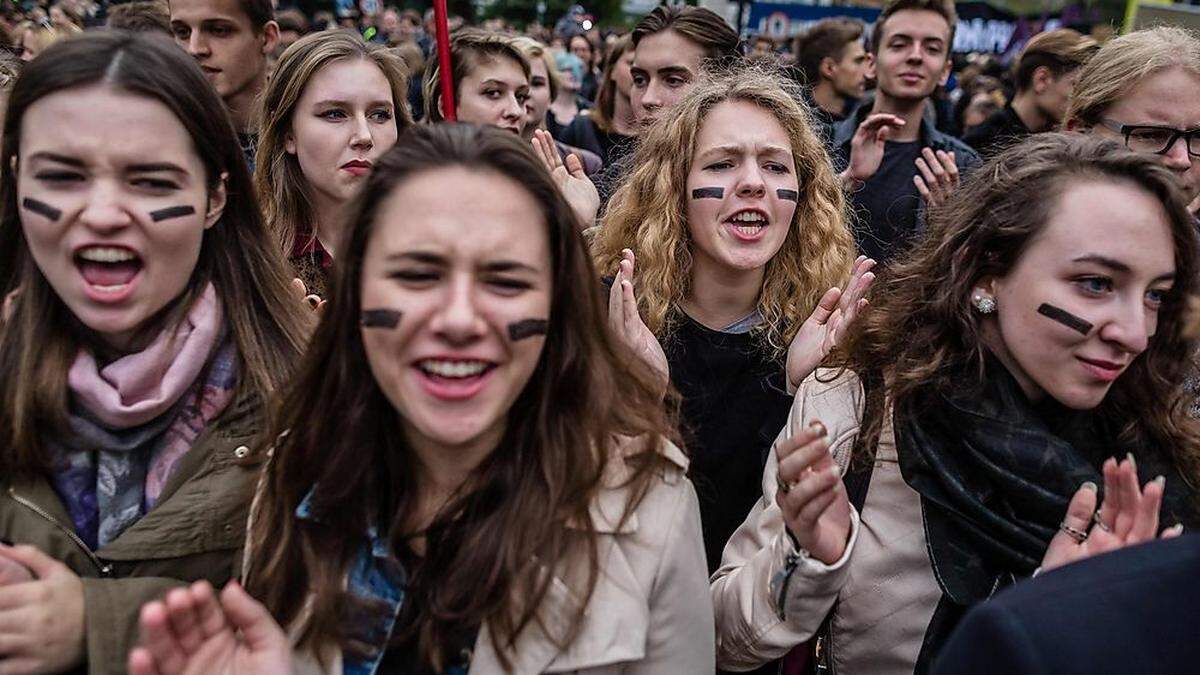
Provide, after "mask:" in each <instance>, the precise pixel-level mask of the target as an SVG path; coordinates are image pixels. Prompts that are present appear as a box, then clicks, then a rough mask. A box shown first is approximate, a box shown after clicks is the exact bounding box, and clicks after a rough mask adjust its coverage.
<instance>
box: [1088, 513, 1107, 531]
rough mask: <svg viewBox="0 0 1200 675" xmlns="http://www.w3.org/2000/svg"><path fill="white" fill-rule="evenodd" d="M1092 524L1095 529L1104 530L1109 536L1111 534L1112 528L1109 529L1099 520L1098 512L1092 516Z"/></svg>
mask: <svg viewBox="0 0 1200 675" xmlns="http://www.w3.org/2000/svg"><path fill="white" fill-rule="evenodd" d="M1092 522H1093V523H1095V524H1096V527H1098V528H1100V529H1102V530H1104V531H1105V532H1107V533H1109V534H1112V528H1111V527H1109V525H1108V523H1106V522H1104V521H1103V520H1101V518H1100V512H1099V511H1097V512H1095V513H1093V514H1092Z"/></svg>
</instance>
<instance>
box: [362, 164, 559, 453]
mask: <svg viewBox="0 0 1200 675" xmlns="http://www.w3.org/2000/svg"><path fill="white" fill-rule="evenodd" d="M447 185H453V186H454V189H455V198H454V199H446V198H445V187H446V186H447ZM550 268H551V259H550V244H549V238H548V235H547V232H546V224H545V223H544V222H543V220H542V216H541V208H540V207H539V206H538V204H537V202H535V201H534V199H533V197H532V196H531V195H530V194H529V193H528V192H527V191H526V190H525V188H523V187H522V186H521V185H519V184H518V183H516V182H515V181H513V180H511V179H509V178H507V177H504V176H501V175H499V174H495V173H491V172H478V171H471V170H467V169H463V168H447V169H437V170H432V171H428V172H425V173H421V174H418V175H416V176H413V177H411V178H409V179H408V180H406V181H405V182H404V183H402V184H401V185H399V186H398V187H397V188H396V189H395V190H394V191H393V192H392V194H391V195H390V196H389V197H388V198H387V200H386V201H385V202H384V203H383V204H382V205H381V208H380V211H379V214H378V222H377V223H376V225H375V229H374V232H373V233H372V235H371V239H370V241H369V242H368V246H367V251H366V256H365V259H364V267H363V276H362V306H363V308H364V309H371V308H389V309H395V310H399V311H400V312H402V317H401V319H400V322H399V324H398V325H397V326H396V328H395V329H394V330H380V329H375V328H365V327H364V328H363V329H362V338H363V344H364V347H365V349H366V354H367V360H368V362H369V363H370V367H371V372H372V374H373V375H374V377H375V380H376V382H377V383H378V384H379V387H380V389H381V390H382V391H383V393H384V394H385V395H386V396H387V398H388V400H389V401H390V402H391V403H392V405H393V406H394V407H395V408H396V410H397V411H399V413H400V414H401V416H402V417H403V418H404V425H405V432H406V433H407V434H410V437H411V438H419V439H421V440H425V441H430V442H433V443H434V444H437V445H441V446H448V447H449V446H463V445H473V444H474V443H476V442H478V441H479V440H480V439H483V438H487V439H491V438H495V439H496V440H498V439H499V437H500V436H501V435H502V434H503V430H504V426H505V422H506V420H507V418H508V411H509V408H511V407H512V404H513V402H514V401H515V400H516V399H517V397H518V396H519V395H520V393H521V391H522V390H523V389H524V388H525V385H526V384H527V383H528V382H529V378H530V377H531V376H532V375H533V372H534V370H535V369H536V368H537V364H538V362H539V360H540V358H541V354H542V349H543V346H544V344H545V338H544V337H542V336H540V335H535V336H533V337H528V338H525V339H519V340H515V341H514V340H513V339H511V337H510V336H509V333H508V327H509V326H510V325H512V324H514V323H516V322H519V321H523V320H526V319H548V318H549V312H550V297H551V271H550Z"/></svg>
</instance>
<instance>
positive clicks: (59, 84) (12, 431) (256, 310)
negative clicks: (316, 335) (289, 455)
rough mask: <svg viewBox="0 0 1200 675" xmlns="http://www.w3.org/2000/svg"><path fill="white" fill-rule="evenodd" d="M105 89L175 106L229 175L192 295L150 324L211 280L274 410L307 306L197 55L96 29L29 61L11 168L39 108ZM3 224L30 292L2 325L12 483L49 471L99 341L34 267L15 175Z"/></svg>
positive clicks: (0, 438) (4, 460)
mask: <svg viewBox="0 0 1200 675" xmlns="http://www.w3.org/2000/svg"><path fill="white" fill-rule="evenodd" d="M95 84H104V85H106V86H110V87H113V88H115V89H118V90H120V91H123V92H128V93H130V94H132V95H135V96H142V97H145V98H148V99H151V100H154V101H158V102H160V103H162V104H163V105H165V106H167V108H169V109H170V110H171V111H172V112H173V113H174V114H175V117H176V118H177V119H178V120H179V123H180V124H182V125H183V126H184V128H185V129H187V132H188V135H189V136H191V138H192V141H193V143H194V146H195V148H196V153H197V154H198V155H199V156H200V159H201V160H202V161H203V163H204V169H205V177H206V180H207V183H208V188H209V190H213V189H216V188H217V186H218V184H219V182H220V180H221V175H222V174H226V175H227V177H226V182H225V185H226V193H227V197H226V204H225V210H224V212H223V213H222V215H221V217H220V219H219V220H218V221H217V222H216V224H215V225H213V226H212V227H210V228H209V229H207V230H206V231H205V232H204V239H203V242H202V244H201V247H200V258H199V260H198V261H197V262H196V268H195V270H194V271H193V272H192V276H191V279H190V280H189V281H188V285H187V287H186V289H185V290H184V292H183V294H182V295H181V297H180V298H179V300H178V301H176V302H174V303H172V304H170V305H168V306H167V307H166V308H165V309H164V310H163V311H162V312H161V313H160V316H159V317H156V320H152V321H151V322H149V323H150V324H153V325H154V326H163V325H170V322H171V321H177V320H179V319H180V318H182V317H183V316H184V315H185V314H186V312H187V310H188V309H189V308H190V307H191V305H192V303H193V302H194V301H195V299H196V298H197V297H198V296H199V294H200V292H201V291H202V290H203V289H204V288H205V286H206V285H207V284H208V283H209V282H211V283H212V285H213V287H214V289H215V290H216V294H217V297H218V298H219V299H220V300H221V303H222V305H223V307H224V312H225V317H226V322H227V324H228V327H229V330H230V333H231V335H232V337H233V340H234V342H235V343H236V344H237V348H238V355H239V358H240V365H241V382H240V383H239V389H240V391H239V395H240V394H242V393H245V392H247V391H250V392H253V393H254V394H256V395H257V397H258V399H259V401H260V402H263V403H265V402H266V400H267V399H268V398H269V397H270V396H271V394H272V392H273V391H275V390H276V389H277V388H280V387H281V386H282V384H283V383H284V382H285V381H286V379H287V376H288V374H289V373H290V372H291V370H292V367H293V365H294V364H295V362H296V361H297V360H298V359H299V357H300V353H301V352H302V351H303V345H304V339H305V335H306V334H307V331H308V321H307V315H306V313H305V312H306V310H304V309H303V308H302V307H301V303H300V302H298V301H297V300H296V299H295V298H294V297H293V296H292V294H291V292H290V290H289V288H288V285H287V276H286V275H285V274H284V271H283V270H284V266H283V261H282V258H281V256H280V255H279V252H278V250H277V249H278V247H277V246H276V245H275V243H274V241H273V240H272V238H271V237H270V235H269V234H268V232H267V230H266V227H265V226H264V225H263V222H262V218H261V216H260V214H259V211H258V204H257V203H256V202H255V199H254V188H253V186H252V185H251V183H250V174H249V172H248V171H247V169H246V164H245V159H244V158H243V155H242V153H241V149H240V147H239V145H238V141H237V135H236V134H235V133H234V130H233V125H232V124H231V123H230V121H229V115H228V113H226V111H225V107H224V105H223V104H222V103H221V99H220V98H218V97H217V95H216V93H215V92H213V90H212V87H211V86H210V85H209V84H208V82H207V80H205V78H204V74H203V73H202V72H201V71H200V68H199V66H197V65H196V62H195V60H193V59H191V58H189V57H188V56H187V54H185V53H184V52H182V51H180V49H179V48H178V47H177V46H175V45H174V44H173V43H172V42H171V41H170V40H169V39H168V38H166V37H160V36H157V35H134V34H130V33H120V32H112V33H106V32H96V33H88V34H86V35H83V36H80V37H77V38H72V39H71V40H66V41H63V42H60V43H56V44H54V45H52V46H51V47H50V48H48V49H47V50H46V51H45V52H44V53H43V54H41V55H39V56H38V58H36V59H34V60H33V61H32V62H30V63H29V64H28V65H26V66H25V68H24V70H22V71H21V74H20V76H18V78H17V82H16V84H15V85H14V86H13V90H12V94H11V96H10V98H9V104H8V117H7V119H5V122H4V142H3V148H2V150H0V162H3V166H4V167H6V169H7V168H8V167H11V166H14V162H15V161H16V160H17V158H19V157H20V154H21V148H20V141H21V123H22V120H23V119H24V117H25V113H26V111H28V109H29V107H30V106H31V105H33V104H34V103H36V102H37V101H39V100H41V99H42V98H45V97H46V96H49V95H51V94H55V93H58V92H60V91H64V90H69V89H75V88H78V87H86V86H89V85H95ZM110 123H111V124H120V120H111V121H110ZM0 223H2V225H0V251H4V255H2V256H0V293H2V294H4V295H6V296H7V295H8V294H9V293H10V292H12V291H14V289H19V291H18V292H17V293H16V295H15V296H14V302H13V306H12V314H11V316H8V317H7V318H6V319H5V320H4V321H3V322H2V324H0V378H3V381H4V382H5V383H6V384H5V385H4V388H3V393H2V394H0V476H5V477H8V476H13V475H18V474H21V475H32V474H35V473H38V472H41V471H44V470H46V469H47V468H48V466H49V458H48V457H47V456H46V453H45V451H44V448H43V446H42V439H41V436H42V435H43V434H44V433H46V432H47V431H48V430H52V429H57V428H61V425H62V422H63V419H64V418H65V416H66V408H67V371H68V369H69V368H70V366H71V363H72V362H73V360H74V358H75V355H76V353H77V352H78V351H79V349H80V348H81V347H83V346H88V345H95V344H96V343H97V341H98V339H97V338H96V337H95V336H94V335H93V334H92V332H91V331H89V330H88V329H86V328H85V327H84V326H83V325H82V324H81V323H80V322H79V320H78V319H76V318H75V316H74V315H73V314H72V313H71V310H70V309H69V308H68V307H67V306H66V305H65V304H64V303H63V302H62V300H61V299H60V298H59V297H58V295H57V294H56V293H55V292H54V289H53V288H51V286H50V284H49V282H47V281H46V278H45V277H44V276H43V275H42V272H41V270H40V269H38V266H37V265H36V263H35V262H34V260H33V257H32V256H31V254H30V252H29V247H28V244H27V243H26V241H25V234H24V231H23V229H22V227H21V220H20V216H19V213H18V211H17V181H16V176H15V172H13V171H8V170H6V171H3V172H0Z"/></svg>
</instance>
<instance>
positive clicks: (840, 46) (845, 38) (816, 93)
mask: <svg viewBox="0 0 1200 675" xmlns="http://www.w3.org/2000/svg"><path fill="white" fill-rule="evenodd" d="M863 32H864V27H863V23H862V22H861V21H858V20H855V19H847V18H844V17H836V18H832V19H823V20H821V21H818V22H817V23H816V24H814V25H813V27H812V28H810V29H808V32H806V33H804V34H803V35H798V36H797V37H796V40H795V42H794V43H793V47H792V51H793V53H795V55H796V66H797V67H798V68H799V69H800V72H801V73H803V75H804V84H805V88H804V93H805V96H806V98H807V99H808V101H807V102H808V104H809V107H811V108H812V110H813V113H814V114H815V115H816V117H817V119H818V121H821V122H824V123H826V124H833V123H836V122H840V121H842V120H844V119H846V116H847V115H849V114H850V111H851V110H853V109H854V106H855V105H856V104H857V103H858V99H859V97H861V96H862V95H863V91H864V89H865V87H866V84H867V70H868V69H869V68H870V67H871V55H870V54H868V53H867V50H866V49H865V48H864V47H863Z"/></svg>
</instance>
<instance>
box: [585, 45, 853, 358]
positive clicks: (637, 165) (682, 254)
mask: <svg viewBox="0 0 1200 675" xmlns="http://www.w3.org/2000/svg"><path fill="white" fill-rule="evenodd" d="M799 97H800V91H799V85H797V84H795V83H794V82H791V81H789V80H788V79H786V78H784V77H782V76H781V75H780V74H779V73H778V71H777V70H774V69H770V68H769V67H767V66H754V65H743V66H740V67H736V68H734V69H731V70H728V71H724V72H721V73H714V74H712V76H711V77H709V78H706V79H703V80H701V81H700V82H699V83H698V84H696V86H695V88H694V89H693V90H692V91H691V92H690V93H689V94H688V96H687V97H686V98H684V100H683V101H681V102H680V103H679V104H678V105H677V106H676V107H675V108H674V109H673V110H672V111H671V114H670V115H667V116H664V117H663V119H661V120H659V122H657V123H656V124H655V125H654V126H653V127H652V128H651V129H650V130H649V131H648V132H647V133H646V135H645V137H644V139H643V140H642V142H641V143H640V145H639V146H638V149H637V151H636V153H635V155H634V157H633V162H632V164H631V165H630V166H631V169H630V171H629V173H628V175H627V177H626V179H625V181H624V183H623V185H622V186H621V188H620V189H618V190H617V192H616V194H614V195H613V197H612V199H611V201H610V202H609V207H608V211H607V212H606V214H605V216H604V220H603V223H602V225H601V227H600V228H599V232H598V233H597V234H596V236H595V239H594V242H593V256H594V259H595V262H596V267H597V269H598V270H599V271H600V272H601V273H602V274H605V273H614V272H615V271H616V269H617V265H618V264H619V262H620V259H621V250H622V249H624V248H629V249H632V250H633V252H634V254H635V255H636V256H637V271H636V272H635V274H636V275H637V289H638V304H639V309H640V310H641V312H642V317H643V319H644V320H645V321H646V326H647V327H648V328H649V329H650V330H651V331H652V332H653V333H654V334H655V335H657V336H660V337H663V336H669V335H670V333H671V330H672V325H671V323H672V320H673V317H672V314H673V311H672V310H673V308H675V307H678V306H679V304H680V303H681V302H682V301H683V300H684V298H685V297H687V294H688V292H689V290H690V286H691V276H692V275H691V272H692V270H691V267H692V250H691V247H692V242H691V238H690V235H689V233H688V227H687V217H686V213H687V206H686V204H687V201H686V194H685V193H686V189H685V186H686V183H687V176H688V172H689V171H690V170H691V163H692V156H693V154H694V152H695V142H696V136H697V135H698V134H699V132H700V127H701V126H702V125H703V123H704V119H705V118H706V117H707V116H708V113H709V112H711V111H712V109H713V108H714V107H716V106H717V105H718V104H721V103H724V102H726V101H744V102H747V103H752V104H754V105H756V106H758V107H760V108H762V109H763V110H766V111H768V112H770V113H771V114H772V115H774V117H775V119H777V120H778V121H779V123H780V125H782V126H783V128H784V129H785V130H786V131H787V135H788V138H789V139H790V141H791V146H792V157H793V159H794V160H795V164H796V174H797V175H796V178H797V180H798V182H799V192H800V200H799V202H798V206H797V208H796V212H795V215H794V216H793V217H792V222H791V223H790V225H789V226H788V233H787V238H786V239H785V240H784V242H783V246H782V247H781V248H780V249H779V252H778V253H776V254H775V256H774V257H772V258H771V260H770V261H769V262H768V263H767V267H766V273H765V275H764V277H763V287H762V290H761V292H760V294H759V298H758V307H757V309H758V312H759V314H760V315H761V316H762V319H763V322H762V323H761V324H760V328H758V329H756V330H759V331H761V333H762V337H763V339H764V344H765V345H766V346H768V347H769V348H770V350H771V351H773V352H775V353H777V354H782V353H783V352H784V351H785V350H786V349H787V346H788V344H789V343H790V342H791V339H792V338H793V337H794V336H795V334H796V332H797V331H798V330H799V329H800V325H801V324H802V323H803V322H804V320H805V319H806V318H808V315H809V314H810V313H811V312H812V310H813V308H815V307H816V305H817V302H818V301H819V300H820V299H821V295H822V294H824V293H825V291H826V290H828V289H829V288H830V287H831V286H835V285H838V284H840V283H842V282H843V281H844V280H845V279H846V277H847V275H848V274H849V271H850V266H851V264H852V263H853V260H854V255H855V244H854V239H853V237H852V235H851V234H850V230H849V228H848V227H847V226H846V201H845V196H844V195H843V193H842V188H841V185H840V184H839V182H838V181H837V179H836V178H835V176H834V172H833V167H832V166H831V165H830V162H829V158H828V155H827V154H826V153H825V148H824V146H823V145H822V143H821V141H820V140H819V139H818V137H817V134H816V133H815V132H814V131H813V128H814V122H813V121H812V118H811V116H810V114H809V113H808V111H807V110H806V109H805V108H804V107H803V106H802V104H800V103H799V102H798V101H799V100H800V98H799Z"/></svg>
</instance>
